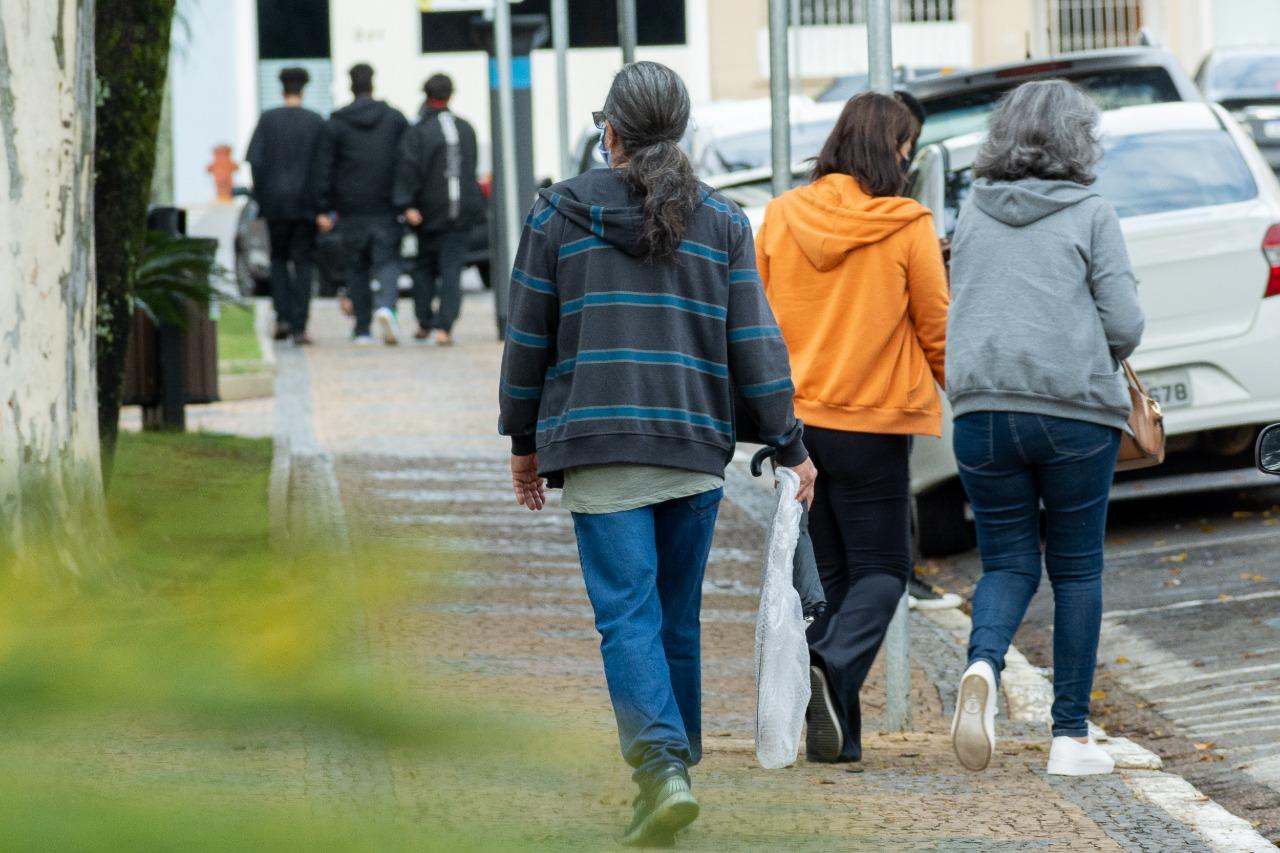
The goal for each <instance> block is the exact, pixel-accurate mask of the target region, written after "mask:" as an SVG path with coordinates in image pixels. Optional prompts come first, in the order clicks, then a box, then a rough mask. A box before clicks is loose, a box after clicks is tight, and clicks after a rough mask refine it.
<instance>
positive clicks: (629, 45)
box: [618, 0, 637, 65]
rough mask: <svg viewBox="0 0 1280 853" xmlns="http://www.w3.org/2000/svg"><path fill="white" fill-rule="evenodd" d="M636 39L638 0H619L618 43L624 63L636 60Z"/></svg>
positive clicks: (627, 63)
mask: <svg viewBox="0 0 1280 853" xmlns="http://www.w3.org/2000/svg"><path fill="white" fill-rule="evenodd" d="M636 39H637V36H636V0H618V44H619V46H621V48H622V64H623V65H630V64H631V63H633V62H635V61H636Z"/></svg>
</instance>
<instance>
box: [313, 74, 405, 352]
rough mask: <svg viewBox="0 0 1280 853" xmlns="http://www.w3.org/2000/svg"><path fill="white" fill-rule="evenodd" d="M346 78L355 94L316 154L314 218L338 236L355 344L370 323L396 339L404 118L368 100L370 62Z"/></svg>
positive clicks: (332, 120)
mask: <svg viewBox="0 0 1280 853" xmlns="http://www.w3.org/2000/svg"><path fill="white" fill-rule="evenodd" d="M350 76H351V94H352V95H354V96H355V100H354V101H352V102H351V103H350V104H348V105H347V106H345V107H343V108H342V109H340V110H336V111H334V113H333V115H331V116H330V117H329V123H328V125H327V127H326V131H327V132H326V133H325V134H324V136H323V137H322V140H321V143H320V147H319V152H318V153H317V155H316V160H315V173H316V187H317V192H318V198H319V205H318V206H319V209H320V211H321V213H320V215H319V216H318V217H317V218H316V223H317V224H318V225H319V227H320V230H321V231H322V232H324V233H328V232H329V231H331V230H333V229H334V228H335V227H336V228H337V229H338V232H337V233H338V235H339V237H340V238H341V240H342V245H343V251H344V269H345V270H346V278H347V289H348V293H349V294H350V296H351V301H352V304H353V306H354V308H355V315H356V324H355V330H354V333H353V337H354V340H355V342H356V343H357V344H368V343H370V342H371V340H372V338H371V337H370V330H371V326H372V324H373V322H375V321H376V322H377V324H378V332H379V334H380V335H381V337H382V340H383V342H384V343H386V344H395V343H398V342H399V336H400V329H399V323H398V322H397V320H396V299H397V297H398V296H399V291H398V289H397V280H398V279H399V277H400V235H401V233H402V228H401V225H400V222H399V215H400V214H399V211H398V210H397V209H396V207H395V205H394V204H393V203H392V201H391V185H392V181H393V180H394V179H395V170H396V157H397V155H398V153H399V150H400V137H401V136H402V135H403V134H404V131H405V128H407V127H408V126H409V122H408V121H406V120H405V117H404V116H403V115H401V113H400V111H399V110H397V109H395V108H394V107H391V106H389V105H388V104H387V103H386V102H384V101H378V100H374V97H373V69H372V68H370V67H369V66H368V65H365V64H364V63H360V64H359V65H355V66H352V68H351V71H350ZM334 215H336V222H335V216H334ZM373 282H376V283H377V291H376V294H377V310H376V311H375V310H374V290H373V287H372V285H373Z"/></svg>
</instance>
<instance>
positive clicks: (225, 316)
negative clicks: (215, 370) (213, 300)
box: [218, 304, 262, 373]
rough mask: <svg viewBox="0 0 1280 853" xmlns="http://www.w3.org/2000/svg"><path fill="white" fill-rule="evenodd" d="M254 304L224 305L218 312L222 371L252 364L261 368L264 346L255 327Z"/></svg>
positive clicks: (219, 350)
mask: <svg viewBox="0 0 1280 853" xmlns="http://www.w3.org/2000/svg"><path fill="white" fill-rule="evenodd" d="M253 323H254V312H253V305H252V304H247V305H223V306H222V308H221V311H220V312H219V314H218V362H219V363H220V364H223V365H225V367H224V368H223V369H222V372H224V373H226V372H228V371H230V372H234V371H235V369H236V368H238V367H248V366H250V365H252V366H254V367H258V368H261V365H262V346H261V345H260V344H259V343H258V335H257V332H256V331H254V328H253Z"/></svg>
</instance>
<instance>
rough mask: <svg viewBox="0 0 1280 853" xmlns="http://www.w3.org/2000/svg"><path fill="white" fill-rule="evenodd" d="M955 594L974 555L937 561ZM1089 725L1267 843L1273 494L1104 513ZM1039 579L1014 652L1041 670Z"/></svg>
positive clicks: (1277, 744)
mask: <svg viewBox="0 0 1280 853" xmlns="http://www.w3.org/2000/svg"><path fill="white" fill-rule="evenodd" d="M936 568H937V569H938V570H939V571H938V575H937V576H936V580H937V581H938V582H939V583H941V584H942V585H943V586H945V587H947V588H949V589H956V590H958V591H961V592H964V593H966V594H971V593H972V586H973V584H974V583H975V582H976V580H977V578H978V576H979V573H980V564H979V561H978V557H977V554H976V553H970V554H965V555H961V556H959V557H954V558H950V559H947V560H941V561H938V563H937V565H936ZM1105 583H1106V607H1107V610H1106V615H1105V619H1104V622H1103V629H1102V647H1101V651H1100V654H1099V660H1100V675H1099V679H1098V683H1097V685H1096V686H1097V688H1098V689H1099V690H1101V691H1102V692H1101V694H1095V701H1094V707H1093V715H1094V719H1095V720H1096V721H1097V722H1099V723H1100V724H1101V725H1103V726H1104V727H1105V728H1106V729H1107V730H1108V731H1110V732H1113V733H1116V734H1123V735H1126V736H1129V737H1131V738H1133V739H1135V740H1137V741H1139V742H1141V743H1142V744H1143V745H1144V746H1147V747H1148V748H1150V749H1152V750H1154V751H1156V752H1157V753H1160V754H1161V756H1162V757H1163V758H1164V759H1165V761H1166V765H1167V766H1168V767H1169V769H1171V770H1173V771H1175V772H1178V773H1181V774H1182V775H1184V776H1185V777H1187V779H1188V780H1190V781H1191V782H1192V783H1193V784H1195V785H1196V786H1197V787H1199V788H1200V789H1201V790H1202V791H1204V792H1205V793H1206V794H1208V795H1210V796H1212V797H1214V798H1215V799H1217V800H1218V801H1219V802H1221V803H1222V804H1223V805H1224V806H1226V807H1227V808H1228V809H1230V810H1231V811H1233V812H1235V813H1236V814H1238V815H1240V816H1242V817H1244V818H1246V819H1248V820H1250V821H1256V822H1258V827H1259V830H1260V831H1261V832H1262V833H1263V834H1264V835H1266V836H1267V837H1268V838H1271V839H1273V840H1274V839H1280V656H1278V655H1277V653H1278V652H1280V488H1274V489H1260V490H1254V491H1251V492H1225V493H1223V492H1219V493H1207V494H1196V495H1185V496H1179V497H1168V498H1158V499H1149V500H1144V501H1136V502H1126V503H1119V504H1115V505H1113V507H1112V513H1111V523H1110V525H1109V529H1108V536H1107V572H1106V575H1105ZM1052 617H1053V610H1052V595H1051V592H1050V590H1049V584H1048V582H1047V580H1046V581H1045V582H1044V583H1043V584H1042V585H1041V589H1040V592H1039V593H1038V594H1037V596H1036V599H1035V601H1034V602H1033V603H1032V606H1031V608H1030V610H1029V612H1028V616H1027V621H1026V623H1025V624H1024V626H1023V629H1022V631H1021V632H1020V633H1019V635H1018V636H1017V638H1016V640H1015V642H1016V643H1017V645H1018V647H1019V648H1020V649H1022V650H1023V652H1024V653H1026V654H1027V656H1028V657H1029V658H1030V659H1031V660H1032V661H1033V662H1034V663H1036V664H1038V665H1042V666H1046V667H1048V666H1050V665H1051V654H1050V649H1051V645H1052Z"/></svg>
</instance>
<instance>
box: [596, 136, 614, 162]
mask: <svg viewBox="0 0 1280 853" xmlns="http://www.w3.org/2000/svg"><path fill="white" fill-rule="evenodd" d="M598 147H599V150H600V159H601V160H604V164H605V165H606V166H611V165H612V164H611V163H610V162H609V148H608V146H606V145H605V144H604V131H600V145H599V146H598Z"/></svg>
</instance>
